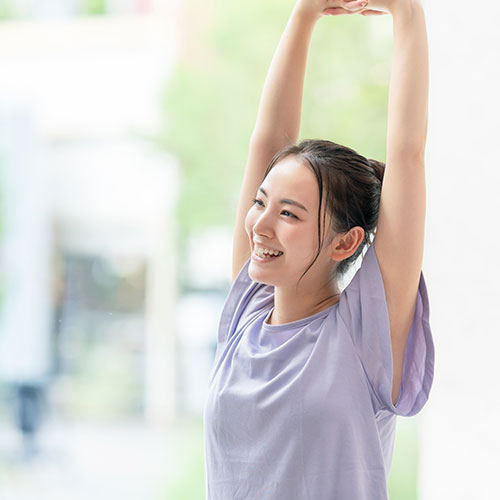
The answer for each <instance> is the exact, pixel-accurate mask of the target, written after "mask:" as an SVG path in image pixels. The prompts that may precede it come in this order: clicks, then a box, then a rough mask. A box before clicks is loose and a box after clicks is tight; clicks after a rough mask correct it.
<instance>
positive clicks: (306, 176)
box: [204, 0, 434, 500]
mask: <svg viewBox="0 0 500 500" xmlns="http://www.w3.org/2000/svg"><path fill="white" fill-rule="evenodd" d="M342 14H349V15H353V14H360V15H391V16H392V18H393V26H394V56H393V67H392V74H391V80H390V91H389V112H388V127H387V159H386V165H384V164H382V163H380V162H378V161H375V160H370V159H367V158H365V157H363V156H362V155H360V154H358V153H357V152H355V151H353V150H352V149H350V148H348V147H345V146H341V145H339V144H336V143H334V142H331V141H327V140H307V141H302V142H300V143H299V144H296V141H297V137H298V133H299V124H300V110H301V100H302V90H303V82H304V72H305V67H306V57H307V52H308V47H309V42H310V38H311V34H312V31H313V28H314V26H315V24H316V22H317V21H318V20H319V19H320V18H321V17H322V16H325V15H342ZM333 28H334V27H333ZM427 95H428V55H427V38H426V28H425V18H424V12H423V9H422V6H421V5H420V3H419V0H368V2H366V0H365V1H361V0H298V1H297V3H296V5H295V7H294V9H293V11H292V14H291V17H290V20H289V22H288V24H287V26H286V29H285V32H284V33H283V36H282V38H281V41H280V43H279V45H278V48H277V51H276V54H275V56H274V59H273V61H272V64H271V67H270V70H269V73H268V76H267V79H266V82H265V85H264V91H263V95H262V99H261V102H260V107H259V112H258V117H257V123H256V125H255V129H254V131H253V134H252V137H251V141H250V153H249V157H248V163H247V165H246V169H245V174H244V178H243V186H242V189H241V194H240V200H239V205H238V211H237V219H236V228H235V233H234V252H233V280H234V282H233V285H232V287H231V290H230V292H229V295H228V297H227V300H226V303H225V305H224V308H223V311H222V315H221V320H220V324H219V331H218V349H217V353H216V358H215V361H214V365H213V368H212V372H211V374H210V380H209V392H208V397H207V400H206V404H205V409H204V425H205V474H206V476H205V477H206V491H207V500H384V499H388V491H387V478H388V475H389V470H390V465H391V461H392V452H393V446H394V435H395V425H396V416H397V415H403V416H412V415H415V414H417V413H418V412H419V411H420V410H421V409H422V407H423V406H424V404H425V403H426V401H427V400H428V397H429V393H430V389H431V385H432V380H433V370H434V345H433V340H432V334H431V329H430V324H429V300H428V295H427V289H426V284H425V281H424V277H423V274H422V271H421V266H422V260H423V243H424V219H425V170H424V150H425V141H426V130H427ZM382 180H383V184H382ZM375 230H376V235H375ZM374 235H375V236H374ZM371 237H373V238H371ZM372 240H373V241H372ZM363 249H365V250H366V252H365V253H364V254H363V255H362V252H363ZM360 255H361V256H362V261H361V267H360V268H359V269H358V270H357V272H356V274H355V275H354V277H353V278H352V280H351V282H350V283H349V284H348V285H347V287H346V288H345V289H344V290H343V291H342V292H340V290H339V286H338V279H339V277H341V276H342V275H343V274H344V273H345V271H346V270H348V269H349V266H350V265H351V264H352V263H353V262H354V261H356V259H357V258H358V256H360Z"/></svg>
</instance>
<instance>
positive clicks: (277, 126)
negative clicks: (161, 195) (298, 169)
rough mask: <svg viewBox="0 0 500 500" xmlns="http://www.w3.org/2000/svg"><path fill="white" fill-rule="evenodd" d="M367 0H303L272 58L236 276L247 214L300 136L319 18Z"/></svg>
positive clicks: (243, 198) (237, 239) (242, 207)
mask: <svg viewBox="0 0 500 500" xmlns="http://www.w3.org/2000/svg"><path fill="white" fill-rule="evenodd" d="M361 3H362V0H356V1H350V2H347V1H344V0H298V2H297V3H296V4H295V6H294V8H293V11H292V13H291V15H290V18H289V20H288V23H287V25H286V28H285V30H284V32H283V35H282V36H281V39H280V41H279V44H278V47H277V49H276V52H275V54H274V57H273V59H272V62H271V66H270V68H269V71H268V74H267V77H266V79H265V83H264V89H263V91H262V97H261V99H260V104H259V110H258V113H257V120H256V123H255V127H254V130H253V133H252V136H251V139H250V145H249V154H248V159H247V164H246V166H245V172H244V176H243V182H242V186H241V190H240V195H239V201H238V207H237V210H236V221H235V229H234V237H233V238H234V239H233V265H232V277H233V281H234V279H235V278H236V276H237V275H238V273H239V271H240V270H241V268H242V266H243V265H244V263H245V262H246V261H247V260H248V258H249V257H250V242H249V239H248V235H247V234H246V232H245V217H246V214H247V212H248V210H249V209H250V207H251V205H252V199H253V197H254V196H255V194H256V192H257V188H258V187H259V186H260V183H261V181H262V177H263V175H264V172H265V170H266V167H267V165H268V164H269V162H270V161H271V159H272V157H273V156H274V155H275V154H276V153H277V152H278V151H279V150H280V149H282V148H283V147H285V146H287V145H288V144H291V143H295V142H296V141H297V138H298V135H299V130H300V116H301V107H302V93H303V88H304V75H305V69H306V61H307V54H308V51H309V45H310V40H311V35H312V32H313V29H314V26H315V24H316V21H317V20H318V19H320V18H321V17H322V16H323V15H327V13H326V12H325V10H326V9H330V10H331V9H335V11H336V12H335V13H336V14H351V13H352V12H353V11H354V10H356V9H357V10H359V6H360V4H361Z"/></svg>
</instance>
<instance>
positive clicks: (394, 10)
mask: <svg viewBox="0 0 500 500" xmlns="http://www.w3.org/2000/svg"><path fill="white" fill-rule="evenodd" d="M418 9H422V5H421V3H420V0H405V1H401V0H395V1H393V2H392V4H391V6H390V13H391V15H392V17H393V19H394V20H400V19H401V20H409V19H411V18H412V16H413V15H414V13H415V12H416V11H417V10H418Z"/></svg>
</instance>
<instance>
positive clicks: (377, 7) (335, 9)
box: [322, 0, 392, 16]
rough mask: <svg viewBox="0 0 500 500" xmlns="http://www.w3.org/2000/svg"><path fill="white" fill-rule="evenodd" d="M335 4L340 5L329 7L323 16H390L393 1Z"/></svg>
mask: <svg viewBox="0 0 500 500" xmlns="http://www.w3.org/2000/svg"><path fill="white" fill-rule="evenodd" d="M328 3H331V2H328ZM335 3H337V4H339V5H332V6H330V5H329V6H328V7H327V8H325V9H324V10H323V12H322V13H323V15H327V16H338V15H344V14H361V15H363V16H379V15H384V14H389V13H390V12H391V10H390V9H391V4H392V0H365V1H361V0H360V1H356V0H339V1H338V2H335Z"/></svg>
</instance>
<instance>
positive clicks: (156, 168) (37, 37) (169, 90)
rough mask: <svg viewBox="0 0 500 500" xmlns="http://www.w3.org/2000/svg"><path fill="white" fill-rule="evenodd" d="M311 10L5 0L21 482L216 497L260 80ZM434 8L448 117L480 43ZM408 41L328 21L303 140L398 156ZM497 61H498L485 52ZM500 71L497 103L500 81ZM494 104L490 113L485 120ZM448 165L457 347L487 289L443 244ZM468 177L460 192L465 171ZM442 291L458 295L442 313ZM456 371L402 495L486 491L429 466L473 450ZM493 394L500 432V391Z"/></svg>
mask: <svg viewBox="0 0 500 500" xmlns="http://www.w3.org/2000/svg"><path fill="white" fill-rule="evenodd" d="M292 6H293V1H291V0H273V1H272V2H269V1H255V2H250V3H244V4H243V3H241V2H235V1H234V0H216V1H215V0H208V1H204V2H201V1H200V0H192V1H190V2H182V1H181V0H43V1H36V0H0V499H2V500H11V499H15V500H32V499H42V498H43V499H45V498H46V499H50V500H58V499H64V500H70V499H78V500H79V499H85V500H87V499H90V498H92V499H93V500H95V499H97V500H98V499H110V498H121V499H122V500H128V499H134V500H136V499H141V500H142V499H151V500H160V499H164V500H167V499H168V500H202V499H204V498H205V496H204V495H205V493H204V491H205V487H204V480H205V478H204V458H203V427H202V420H201V417H202V410H203V405H204V402H205V395H206V388H207V380H208V374H209V371H210V369H211V364H212V361H213V357H214V354H215V348H216V339H217V326H218V319H219V314H220V312H221V309H222V306H223V303H224V300H225V297H226V294H227V292H228V290H229V286H230V275H231V270H230V267H231V264H230V262H231V238H232V225H233V222H234V212H235V208H236V202H237V196H238V193H239V186H240V182H241V179H242V175H243V168H244V165H245V162H246V156H247V153H248V141H249V138H250V134H251V132H252V129H253V126H254V123H255V118H256V115H257V106H258V102H259V99H260V92H261V90H262V86H263V83H264V78H265V75H266V72H267V69H268V67H269V64H270V62H271V58H272V55H273V52H274V50H275V48H276V45H277V43H278V41H279V38H280V36H281V33H282V31H283V29H284V27H285V25H286V22H287V19H288V16H289V14H290V11H291V8H292ZM433 9H434V10H432V9H430V16H431V17H432V16H434V18H433V19H431V21H430V25H431V32H430V39H431V41H432V43H433V45H432V47H433V48H434V49H435V54H436V59H435V60H434V61H433V64H434V65H433V66H431V69H433V68H434V70H435V72H434V74H436V75H439V76H440V77H441V78H440V79H439V81H440V82H441V84H440V85H436V87H435V89H436V90H435V93H434V96H433V98H434V100H431V102H432V103H433V105H432V106H431V111H433V113H434V116H435V117H436V123H443V122H441V121H439V120H438V119H437V118H438V117H441V119H442V120H443V121H444V122H446V121H447V120H448V121H449V116H450V115H449V113H450V112H452V110H454V109H455V108H454V106H455V104H456V100H455V99H453V98H450V99H449V100H448V101H447V96H449V95H450V94H449V92H450V90H449V89H450V87H449V86H447V85H446V81H447V80H448V81H450V82H451V81H453V82H455V85H458V86H459V87H458V89H459V88H460V85H462V86H463V85H464V80H461V82H458V84H457V82H456V80H455V78H454V76H453V73H454V71H456V68H459V67H460V64H461V61H462V60H461V59H460V58H459V57H458V58H456V59H455V63H454V64H455V65H454V66H453V59H449V58H448V59H446V60H447V61H448V66H447V65H446V64H445V65H443V64H441V61H443V60H445V58H447V54H449V52H447V50H446V49H447V44H448V43H449V44H452V43H453V41H454V39H453V34H454V31H453V29H451V30H448V31H446V29H444V30H443V26H442V25H441V24H440V23H438V21H437V20H438V19H440V16H442V17H441V18H444V16H445V9H444V7H443V8H442V9H441V10H439V7H433ZM454 15H455V16H456V17H457V13H455V14H454ZM492 18H494V17H492ZM457 19H458V18H457ZM471 23H473V21H471ZM475 26H476V28H477V31H476V33H479V32H480V31H481V28H480V25H478V24H475ZM495 40H496V41H497V42H498V41H499V40H498V36H497V38H495ZM455 42H456V40H455ZM456 46H457V45H456V44H455V47H456ZM466 46H467V44H466V43H465V42H463V44H462V45H461V46H460V47H462V48H463V49H464V50H467V49H466V48H465V47H466ZM497 46H498V45H497ZM488 47H490V49H489V50H494V49H493V48H491V46H490V45H488ZM493 47H494V45H493ZM457 50H458V49H457ZM391 56H392V21H391V19H390V18H389V16H383V17H380V18H379V17H367V18H364V17H362V16H341V17H339V18H325V19H323V20H321V21H320V22H319V23H318V25H317V28H316V30H315V32H314V36H313V40H312V44H311V52H310V59H309V63H308V68H307V75H306V84H305V95H304V106H303V117H302V128H301V134H300V138H329V139H332V140H334V141H335V142H339V143H342V144H345V145H348V146H350V147H353V148H354V149H356V150H358V151H359V152H360V153H362V154H363V155H365V156H367V157H369V158H375V159H379V160H381V161H385V133H386V120H387V95H388V83H389V76H390V69H391ZM440 58H441V59H440ZM489 60H490V59H489ZM475 64H477V65H478V71H479V72H480V71H481V66H480V65H481V64H482V60H481V58H479V60H478V59H477V58H476V62H475ZM497 66H498V65H497ZM488 67H490V66H488ZM491 71H493V73H494V74H492V81H490V86H489V87H488V85H487V89H486V90H484V92H486V93H485V94H484V96H485V97H484V98H485V99H486V98H487V96H493V95H494V93H495V92H494V90H493V89H494V88H496V87H495V83H494V82H496V84H498V82H499V81H500V79H499V78H498V72H496V71H495V70H491ZM488 89H489V90H488ZM488 92H489V93H488ZM458 93H459V90H455V94H454V95H455V96H456V95H457V94H458ZM447 103H448V104H447ZM490 103H491V101H490ZM470 109H474V110H476V109H477V108H476V107H474V106H473V107H471V108H470ZM492 109H493V108H492ZM462 110H463V111H464V110H465V112H467V106H466V104H464V103H462ZM490 112H491V110H490V111H485V110H484V108H483V111H482V113H483V114H482V115H481V114H478V115H473V116H474V118H475V119H477V120H478V121H477V123H478V124H480V123H481V116H484V115H485V114H488V113H490ZM471 116H472V115H471ZM495 116H497V115H495ZM492 120H494V118H492ZM430 124H431V126H430V133H429V137H430V141H429V150H430V153H429V155H431V156H430V158H431V159H436V163H441V164H444V163H443V162H442V161H441V160H442V158H441V157H444V153H443V152H442V151H443V149H442V148H441V147H438V144H442V143H443V142H442V141H446V140H448V142H449V143H450V145H456V140H457V135H452V134H451V133H448V134H447V131H448V129H447V128H446V127H445V126H443V125H439V124H438V125H433V122H432V116H431V122H430ZM469 124H470V123H469ZM495 124H497V122H495ZM456 126H457V127H458V126H459V125H458V124H456ZM478 126H479V127H480V125H478ZM498 130H499V128H496V131H497V132H498ZM438 137H439V140H438V139H437V138H438ZM477 139H478V140H479V141H480V140H481V138H477ZM471 149H472V148H471ZM446 151H447V152H448V153H449V149H446ZM462 159H463V156H460V157H457V158H455V161H456V163H455V164H454V165H455V166H454V168H455V171H460V170H459V169H460V161H461V160H462ZM486 159H487V154H486V153H485V155H484V157H483V160H484V162H485V164H486ZM488 161H489V160H488ZM462 166H463V170H466V169H467V168H468V165H465V163H462ZM498 167H499V165H498V161H497V163H496V169H497V170H498ZM476 168H478V169H480V165H479V164H477V165H476ZM436 169H437V166H436ZM443 170H444V173H443V174H442V178H441V182H442V184H439V181H440V178H439V174H438V173H436V174H434V173H431V174H430V182H429V184H430V185H431V188H430V193H429V201H430V203H429V209H428V210H429V213H430V216H431V217H429V216H428V222H427V228H428V229H427V231H428V233H429V237H428V238H427V240H426V255H430V257H429V258H428V259H427V257H426V260H424V266H423V269H424V273H425V276H426V280H427V283H428V287H429V293H430V298H431V325H432V326H433V332H434V335H435V342H436V350H437V351H436V363H439V361H440V354H439V352H440V351H439V348H440V345H443V344H440V342H443V343H444V340H440V339H443V338H444V339H446V332H444V335H443V331H442V330H444V329H445V326H446V325H447V324H448V323H449V317H450V314H454V312H453V311H454V308H456V302H455V301H454V299H452V298H451V297H450V296H449V295H447V293H448V292H449V291H450V290H452V289H453V290H455V291H456V293H457V294H459V295H460V296H461V297H463V296H464V295H465V293H466V291H465V290H463V288H464V287H465V288H468V287H467V284H466V283H465V282H463V280H460V281H458V280H459V279H458V278H455V276H456V273H454V272H453V271H454V270H456V267H455V265H456V261H455V263H453V261H450V260H447V261H443V260H442V259H440V257H438V256H437V255H438V252H442V251H443V250H442V249H443V247H444V246H445V243H444V242H443V241H442V239H443V233H442V232H441V229H440V228H442V227H443V224H444V225H446V224H447V222H448V221H449V220H450V219H449V213H447V212H446V211H440V207H443V206H444V204H442V203H440V200H441V197H442V193H443V192H444V191H442V190H441V188H440V187H438V186H446V187H448V182H449V180H450V173H449V168H448V169H447V170H446V169H445V168H444V167H443ZM463 179H464V180H463V182H464V185H463V187H464V190H465V189H466V186H467V184H468V180H467V178H465V177H464V178H463ZM454 181H455V188H454V191H453V192H454V193H456V194H455V195H456V197H457V198H456V201H458V200H461V199H462V196H463V195H462V194H461V192H460V182H461V178H459V177H457V178H455V179H454ZM431 183H432V184H431ZM484 189H486V188H484ZM448 199H449V200H452V199H453V194H452V193H451V192H450V193H449V194H448ZM433 201H436V203H435V204H434V203H433ZM469 208H470V207H469ZM457 210H460V208H457ZM485 213H488V211H486V212H485ZM489 213H491V211H490V212H489ZM457 219H459V220H460V217H457ZM461 220H463V219H461ZM438 243H439V244H438ZM434 248H435V249H436V251H435V252H436V253H433V249H434ZM439 248H440V249H439ZM434 255H436V257H433V256H434ZM447 266H448V267H447ZM427 269H429V271H427ZM447 269H448V271H449V272H447ZM354 271H355V270H354V269H353V270H352V273H351V274H350V275H349V277H348V279H350V277H351V276H352V274H353V273H354ZM453 279H455V280H457V281H456V283H455V284H454V283H453ZM445 283H446V285H445ZM345 284H346V283H344V285H345ZM457 284H458V287H457ZM476 286H478V287H481V283H476ZM462 291H463V295H462ZM435 297H436V299H437V298H438V297H439V299H440V300H442V302H441V303H440V304H436V305H434V308H433V307H432V306H433V304H434V300H435V299H434V298H435ZM485 297H487V298H488V300H490V302H491V304H495V303H497V300H498V295H496V296H495V297H494V296H493V294H486V295H485V296H483V297H481V300H480V302H479V303H481V304H483V305H486V304H485V303H484V299H485ZM471 300H472V299H469V304H471V302H470V301H471ZM438 306H439V307H438ZM478 307H480V306H478ZM446 308H448V311H447V310H446ZM476 313H477V309H476ZM476 313H473V312H472V311H471V315H473V314H476ZM471 317H472V316H471ZM455 318H456V323H457V324H458V323H461V324H462V325H470V324H471V323H470V322H469V323H467V322H465V323H464V322H463V321H460V320H459V319H458V318H457V317H456V316H455ZM486 318H488V317H487V316H486ZM485 324H487V325H492V324H494V323H493V320H492V318H491V316H490V317H489V319H488V322H487V323H485ZM441 325H442V328H441ZM462 328H463V329H462V333H463V335H462V337H461V336H460V333H459V332H458V330H455V336H454V337H452V336H451V334H449V337H448V338H450V342H451V341H452V338H453V342H454V344H453V345H454V346H455V349H456V351H454V352H455V359H459V358H460V356H461V353H462V352H464V353H465V351H460V350H459V340H460V338H463V339H468V337H469V336H468V335H467V334H466V331H465V326H462ZM483 331H484V330H483ZM497 333H498V332H497ZM484 334H486V332H485V333H484ZM497 345H498V344H497ZM467 349H468V350H469V351H468V352H470V346H468V347H467ZM478 359H479V356H478ZM438 368H439V367H438V366H437V367H436V378H435V383H434V388H435V389H434V392H433V393H432V394H431V400H430V401H429V403H428V404H427V405H426V407H424V409H423V411H422V412H421V413H420V414H419V415H417V416H416V417H413V418H410V419H405V418H399V419H398V427H397V435H396V447H395V452H394V459H393V465H392V469H391V475H390V482H389V489H390V494H391V498H392V499H397V500H416V499H417V498H426V499H431V498H436V499H437V498H439V499H440V500H441V499H443V498H455V499H458V498H470V496H460V494H461V493H460V492H462V493H463V494H464V495H468V493H466V492H467V488H466V487H464V485H463V484H462V485H461V486H457V490H456V491H455V494H454V496H443V495H446V494H447V493H449V492H450V491H451V490H450V481H449V480H447V479H446V475H445V474H444V470H443V474H442V475H441V476H440V478H439V477H438V478H437V479H436V474H435V473H434V471H435V468H434V467H431V468H432V470H430V469H429V467H430V466H429V464H431V463H432V460H435V461H437V463H438V465H443V464H445V463H446V461H447V460H448V459H450V457H452V456H454V455H457V454H456V453H455V452H454V451H453V446H455V445H456V434H453V435H450V437H449V439H448V440H447V441H446V440H444V441H443V440H442V441H439V440H440V437H442V436H443V435H445V434H446V432H444V433H443V430H445V429H448V428H449V425H448V424H449V422H450V421H451V419H447V418H444V416H445V415H446V414H447V412H453V411H454V409H455V408H454V406H453V405H454V404H455V403H454V402H453V401H452V396H450V397H449V399H447V400H446V398H445V396H446V395H450V394H456V397H457V399H458V398H459V397H462V393H461V392H457V390H456V389H457V387H458V388H459V387H460V384H459V383H456V381H457V379H456V378H453V377H454V376H455V374H456V373H458V371H459V370H460V368H459V364H458V362H457V364H456V365H453V366H448V368H449V371H447V372H446V373H445V374H443V376H442V378H441V387H444V389H443V390H442V393H441V396H443V397H442V398H441V399H440V400H441V401H445V400H446V401H447V403H446V405H442V406H441V407H440V408H439V411H436V410H435V413H432V411H433V408H437V405H436V403H435V402H434V399H433V398H434V393H435V392H437V391H439V384H440V379H439V376H438V375H437V374H438ZM446 377H448V379H447V378H446ZM447 380H448V381H452V383H451V384H448V385H446V381H447ZM468 380H469V384H470V386H472V380H471V379H470V378H469V379H468ZM450 388H451V389H450ZM453 389H455V392H453ZM485 390H486V389H485ZM438 394H439V392H438ZM441 396H436V398H438V397H441ZM450 398H451V399H450ZM495 401H496V399H495ZM494 404H496V405H497V406H494ZM489 408H490V410H491V411H492V414H491V415H492V418H491V428H493V425H494V424H493V420H494V419H493V415H495V413H494V412H495V411H496V412H498V403H492V405H489ZM493 408H494V410H493ZM428 412H429V413H428ZM437 414H439V418H440V420H438V418H437ZM428 415H432V416H435V417H436V418H434V419H432V422H438V421H439V422H440V425H442V426H441V427H439V425H435V424H432V423H428V422H429V420H430V418H427V417H428ZM496 415H497V416H498V413H496ZM426 418H427V420H425V422H426V426H425V433H424V432H423V429H424V419H426ZM464 422H466V420H464ZM463 429H464V427H462V432H463ZM482 429H483V430H482V434H481V435H485V434H486V429H490V427H488V428H486V427H483V428H482ZM424 434H425V435H424ZM431 436H432V437H431ZM488 437H489V439H488V441H489V445H486V444H485V442H484V440H483V441H482V442H481V446H482V448H480V449H481V450H483V451H484V450H485V449H486V448H487V447H488V446H489V450H490V455H489V456H490V457H494V456H495V453H493V452H494V451H496V450H498V432H497V434H489V435H488ZM425 438H427V439H425ZM472 442H474V439H473V438H472V439H470V440H469V448H468V450H469V453H471V452H472V451H471V450H473V446H472V444H471V443H472ZM424 455H425V457H426V461H425V462H424V460H423V457H424ZM468 456H470V455H468ZM438 457H439V458H438ZM496 457H498V455H496ZM484 460H485V462H486V463H488V465H489V466H490V467H492V468H493V467H494V464H495V462H494V460H495V459H493V461H492V460H490V459H489V458H484ZM426 464H427V465H426ZM497 465H498V464H497ZM464 467H465V466H464ZM448 471H449V477H451V478H453V477H454V475H456V473H457V469H455V471H452V470H451V469H448ZM458 477H459V476H458ZM443 485H447V486H443ZM483 487H484V483H483ZM485 491H486V490H485ZM438 492H439V493H438ZM492 497H494V495H492V496H490V497H487V496H479V497H476V498H492ZM283 500H284V499H283Z"/></svg>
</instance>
